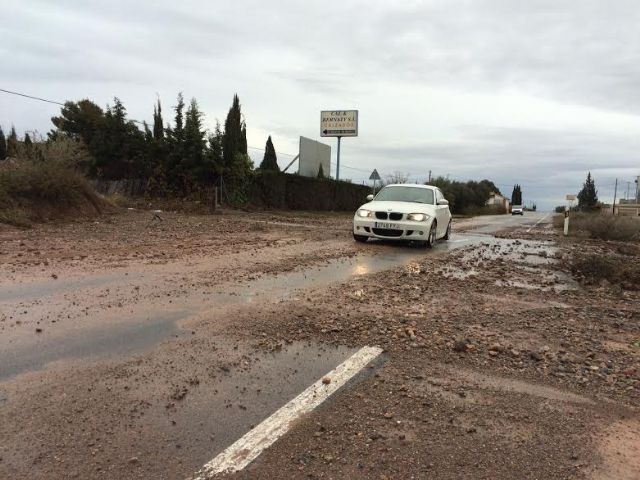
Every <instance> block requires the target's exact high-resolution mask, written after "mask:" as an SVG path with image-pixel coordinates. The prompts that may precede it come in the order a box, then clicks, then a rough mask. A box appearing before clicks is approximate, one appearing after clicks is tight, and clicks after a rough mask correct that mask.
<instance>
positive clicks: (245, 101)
mask: <svg viewBox="0 0 640 480" xmlns="http://www.w3.org/2000/svg"><path fill="white" fill-rule="evenodd" d="M3 12H4V13H5V15H8V17H7V18H9V19H10V21H3V22H2V23H1V24H0V39H1V41H0V62H1V63H2V70H1V73H0V88H2V89H7V90H14V91H19V92H24V93H28V94H31V95H36V96H39V97H44V98H49V99H52V100H62V101H64V100H67V99H71V100H78V99H81V98H90V99H92V100H94V101H96V102H97V103H99V104H101V105H106V104H107V103H108V102H109V101H110V99H112V98H113V97H114V96H117V97H119V98H120V99H121V100H122V101H123V102H124V103H125V106H126V107H127V109H128V112H129V115H130V116H131V117H132V118H135V119H140V120H147V121H149V120H150V119H151V117H152V108H153V102H154V101H155V99H156V97H157V96H159V97H160V99H161V100H162V102H163V105H164V107H165V110H166V111H168V110H169V108H170V107H171V106H173V105H174V104H175V96H176V94H177V92H179V91H182V92H184V95H185V97H187V98H190V97H196V98H197V99H198V101H199V103H200V105H201V107H202V109H203V110H204V112H205V114H206V120H207V124H208V126H209V127H210V128H212V127H213V126H214V125H215V121H216V119H219V120H220V121H223V120H224V117H225V115H226V112H227V110H228V108H229V106H230V103H231V99H232V96H233V94H234V93H236V92H237V93H238V94H239V96H240V100H241V103H242V105H243V112H244V115H245V117H246V121H247V125H248V141H249V145H250V146H251V147H255V149H253V150H251V152H250V153H251V154H252V156H253V157H254V159H256V160H258V161H259V160H260V158H261V152H260V150H258V148H264V143H265V141H266V137H267V135H269V134H270V135H272V136H273V140H274V143H275V146H276V150H277V151H278V152H281V153H280V155H279V163H280V164H281V165H282V166H284V165H285V164H286V163H288V159H289V158H290V157H289V156H288V155H287V154H295V153H297V151H298V138H299V136H300V135H304V136H307V137H311V138H318V139H319V116H320V115H319V112H320V110H323V109H358V110H359V111H360V136H359V137H357V138H348V139H344V140H343V142H342V163H343V165H344V168H343V169H342V171H341V177H342V178H351V179H352V180H353V181H354V182H362V181H363V180H365V179H367V178H368V176H369V173H370V172H371V170H372V169H373V168H377V169H378V171H379V172H380V173H381V175H383V176H384V175H385V174H389V173H392V172H394V171H401V172H405V173H408V174H410V176H411V177H410V178H411V179H412V180H415V181H424V180H425V179H426V177H427V176H428V172H429V171H430V170H431V171H432V174H433V175H443V176H446V175H449V176H450V177H451V178H455V179H462V180H466V179H478V180H479V179H481V178H489V179H491V180H493V181H494V182H495V183H496V184H498V186H499V187H500V188H501V189H502V191H503V193H508V194H510V192H511V187H512V186H513V184H514V183H520V184H521V185H522V189H523V194H524V195H523V196H524V199H525V201H535V202H537V204H538V206H541V207H544V208H551V207H552V206H554V205H557V204H560V203H562V199H563V198H564V195H565V194H566V193H576V192H577V191H578V190H579V189H580V187H581V183H582V182H583V181H584V177H585V176H586V173H587V171H588V170H590V171H591V172H592V174H593V175H594V177H595V180H596V186H597V187H598V190H599V193H600V197H601V199H603V200H609V201H611V199H612V197H613V185H614V182H615V179H616V178H618V179H620V181H621V182H622V184H621V185H622V186H621V190H622V195H623V197H624V195H625V194H626V189H627V183H625V182H627V181H631V182H633V180H634V178H635V176H636V175H640V28H638V26H639V25H640V2H638V1H637V0H602V1H599V0H527V1H526V2H520V1H515V0H431V1H428V0H425V1H419V0H394V1H390V0H389V1H376V0H363V1H361V0H341V1H330V0H323V1H315V0H305V1H301V0H274V1H272V2H264V1H262V0H234V1H221V0H216V1H205V0H201V1H194V0H183V1H180V2H175V1H171V2H168V1H164V0H154V1H151V0H144V1H143V0H137V1H131V0H129V1H122V0H111V1H109V2H107V1H92V0H58V1H56V2H52V1H50V0H42V1H38V0H8V5H7V0H5V2H3ZM57 112H58V107H56V106H55V105H51V104H46V103H41V102H36V101H33V100H27V99H23V98H19V97H14V96H10V95H7V94H4V93H1V92H0V125H2V127H3V128H4V129H5V131H6V129H7V128H10V126H11V124H12V123H13V124H15V126H16V129H17V130H18V132H19V133H20V134H22V133H23V132H24V131H26V130H38V131H40V132H46V131H48V130H49V129H50V128H51V124H50V121H49V118H50V117H51V116H52V115H54V114H56V113H57ZM167 113H168V112H167ZM166 117H167V115H165V119H166ZM326 140H327V142H328V143H330V144H331V145H332V147H335V140H334V139H326ZM333 155H334V156H335V148H334V149H333ZM334 160H335V158H334ZM332 173H333V172H332ZM634 189H635V184H632V185H631V190H634Z"/></svg>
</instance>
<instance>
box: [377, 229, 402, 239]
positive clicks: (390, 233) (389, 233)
mask: <svg viewBox="0 0 640 480" xmlns="http://www.w3.org/2000/svg"><path fill="white" fill-rule="evenodd" d="M372 230H373V233H375V234H376V235H380V236H381V237H399V236H401V235H402V230H392V229H390V228H372Z"/></svg>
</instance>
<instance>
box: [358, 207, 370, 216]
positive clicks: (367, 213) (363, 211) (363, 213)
mask: <svg viewBox="0 0 640 480" xmlns="http://www.w3.org/2000/svg"><path fill="white" fill-rule="evenodd" d="M358 216H359V217H364V218H367V217H372V216H373V212H372V211H371V210H367V209H365V208H361V209H360V210H358Z"/></svg>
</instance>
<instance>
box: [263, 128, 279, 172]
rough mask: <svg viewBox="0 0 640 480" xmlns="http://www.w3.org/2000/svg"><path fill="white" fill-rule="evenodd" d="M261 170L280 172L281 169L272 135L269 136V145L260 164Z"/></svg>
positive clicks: (265, 148)
mask: <svg viewBox="0 0 640 480" xmlns="http://www.w3.org/2000/svg"><path fill="white" fill-rule="evenodd" d="M260 170H271V171H274V172H279V171H280V167H278V157H277V156H276V149H275V148H274V147H273V142H272V141H271V135H269V138H268V139H267V144H266V145H265V147H264V158H263V159H262V163H261V164H260Z"/></svg>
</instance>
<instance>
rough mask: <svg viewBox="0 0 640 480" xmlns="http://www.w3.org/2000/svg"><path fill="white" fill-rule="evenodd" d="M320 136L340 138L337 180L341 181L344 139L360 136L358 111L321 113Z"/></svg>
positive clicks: (327, 111) (324, 111) (337, 156)
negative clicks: (341, 150)
mask: <svg viewBox="0 0 640 480" xmlns="http://www.w3.org/2000/svg"><path fill="white" fill-rule="evenodd" d="M320 136H321V137H338V150H337V155H336V180H340V144H341V140H342V137H357V136H358V110H323V111H321V112H320Z"/></svg>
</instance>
